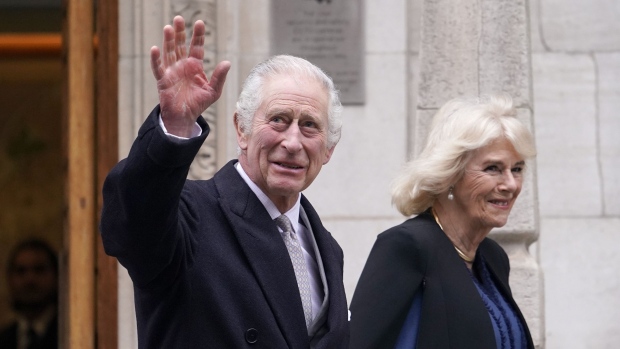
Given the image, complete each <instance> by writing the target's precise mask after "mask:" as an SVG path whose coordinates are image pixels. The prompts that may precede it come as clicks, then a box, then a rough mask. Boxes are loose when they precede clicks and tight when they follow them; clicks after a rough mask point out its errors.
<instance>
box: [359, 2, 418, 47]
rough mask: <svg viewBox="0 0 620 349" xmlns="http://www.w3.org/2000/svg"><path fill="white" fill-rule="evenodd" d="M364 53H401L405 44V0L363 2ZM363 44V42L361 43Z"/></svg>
mask: <svg viewBox="0 0 620 349" xmlns="http://www.w3.org/2000/svg"><path fill="white" fill-rule="evenodd" d="M362 3H363V6H364V10H363V13H364V22H363V24H364V28H363V30H364V31H365V33H363V34H365V37H366V41H365V42H366V43H365V45H366V52H368V53H371V54H374V53H377V52H385V53H387V52H392V53H394V52H403V51H405V45H406V44H407V37H406V35H407V31H406V25H407V23H406V20H407V2H406V1H405V0H384V1H363V2H362ZM362 42H363V41H362Z"/></svg>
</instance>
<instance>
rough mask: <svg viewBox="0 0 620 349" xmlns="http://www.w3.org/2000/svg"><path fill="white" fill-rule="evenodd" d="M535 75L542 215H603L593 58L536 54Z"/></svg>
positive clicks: (587, 56) (534, 58)
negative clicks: (598, 161)
mask: <svg viewBox="0 0 620 349" xmlns="http://www.w3.org/2000/svg"><path fill="white" fill-rule="evenodd" d="M533 71H534V91H535V101H534V106H535V115H536V118H535V125H536V142H537V146H538V159H537V163H538V173H539V177H538V188H539V198H540V214H541V216H568V215H572V216H577V217H591V216H595V215H600V214H601V213H602V200H601V182H600V180H601V177H600V172H599V166H598V163H597V129H596V124H597V122H596V106H595V98H596V95H595V93H596V81H595V78H596V76H595V67H594V62H593V60H592V57H591V56H589V55H567V54H534V55H533Z"/></svg>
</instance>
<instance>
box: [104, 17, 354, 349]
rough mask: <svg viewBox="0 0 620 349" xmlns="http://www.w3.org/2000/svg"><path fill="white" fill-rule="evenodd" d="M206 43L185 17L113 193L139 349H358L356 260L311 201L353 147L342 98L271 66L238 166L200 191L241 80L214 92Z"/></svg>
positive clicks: (316, 75) (250, 110)
mask: <svg viewBox="0 0 620 349" xmlns="http://www.w3.org/2000/svg"><path fill="white" fill-rule="evenodd" d="M204 34H205V26H204V23H203V22H202V21H197V22H196V23H195V24H194V28H193V35H192V39H191V43H190V45H189V48H187V47H186V46H185V23H184V20H183V18H182V17H179V16H177V17H175V18H174V21H173V25H172V26H170V25H167V26H166V27H164V42H163V46H162V49H161V51H160V49H159V48H158V47H153V48H152V49H151V65H152V70H153V74H154V76H155V78H156V80H157V89H158V92H159V102H160V105H159V106H157V107H156V108H155V109H154V110H153V112H152V113H151V115H150V116H149V117H148V119H147V120H146V121H145V122H144V124H143V125H142V127H141V129H140V131H139V134H138V137H137V139H136V140H135V141H134V144H133V146H132V148H131V151H130V153H129V156H128V158H127V159H124V160H122V161H121V162H119V164H118V165H117V166H115V167H114V169H113V170H112V171H111V172H110V174H109V175H108V177H107V179H106V181H105V184H104V188H103V196H104V207H103V212H102V218H101V223H100V230H101V234H102V237H103V242H104V246H105V250H106V252H107V253H108V254H110V255H112V256H116V257H117V258H118V260H119V261H120V263H121V264H122V265H123V266H125V267H126V268H127V270H128V271H129V274H130V276H131V278H132V280H133V283H134V292H135V302H136V317H137V321H138V345H139V347H140V348H245V347H250V346H251V347H253V348H295V349H297V348H330V349H331V348H346V347H347V346H348V337H349V330H348V320H347V301H346V295H345V292H344V286H343V282H342V275H343V253H342V249H341V248H340V246H339V245H338V243H337V242H336V240H335V239H334V238H333V237H332V236H331V234H330V233H329V232H328V231H327V230H326V229H325V228H324V227H323V225H322V224H321V220H320V219H319V216H318V214H317V212H316V211H315V210H314V209H313V208H312V206H311V205H310V203H309V202H308V201H307V200H306V198H305V197H304V196H303V195H302V194H301V192H302V191H303V190H304V189H306V188H307V187H308V186H309V185H310V184H311V183H312V181H313V180H314V179H315V178H316V176H317V175H318V173H319V171H320V170H321V167H322V166H323V165H324V164H326V163H327V162H328V161H329V159H330V157H331V155H332V153H333V151H334V148H335V146H336V144H337V143H338V140H339V138H340V128H341V121H340V114H341V109H342V107H341V104H340V101H339V97H338V93H337V91H336V90H335V88H334V85H333V82H332V80H331V79H330V78H329V77H328V76H327V75H325V73H323V71H321V70H320V69H319V68H317V67H316V66H314V65H312V64H311V63H309V62H308V61H306V60H303V59H301V58H297V57H292V56H275V57H272V58H270V59H269V60H267V61H265V62H262V63H260V64H259V65H257V66H256V67H255V68H254V69H253V70H252V72H251V73H250V75H249V76H248V78H247V80H246V82H245V84H244V86H243V91H242V92H241V95H240V96H239V100H238V103H237V110H236V112H235V115H234V124H235V128H236V130H237V143H238V147H239V158H238V160H232V161H230V162H229V163H228V164H227V165H225V166H224V167H223V168H222V169H220V170H219V171H218V172H217V173H216V174H215V176H214V177H213V178H212V179H210V180H206V181H193V180H187V179H186V177H187V173H188V171H189V167H190V164H191V162H192V160H193V158H194V156H195V155H196V153H197V152H198V150H199V148H200V146H201V144H202V143H203V142H204V140H205V138H206V137H207V134H208V133H209V126H208V125H207V123H206V122H205V120H204V119H203V118H202V117H201V116H200V114H201V113H202V112H204V111H205V110H206V109H207V108H208V107H209V106H210V105H212V104H213V103H214V102H215V101H216V100H217V99H218V98H219V97H220V95H221V92H222V89H223V85H224V80H225V78H226V74H227V73H228V70H229V68H230V63H229V62H226V61H224V62H221V63H219V64H218V65H217V67H216V68H215V70H214V72H213V75H212V77H211V79H207V77H206V75H205V73H204V71H203V68H202V59H203V55H204V47H203V43H204Z"/></svg>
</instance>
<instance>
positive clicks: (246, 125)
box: [236, 55, 342, 149]
mask: <svg viewBox="0 0 620 349" xmlns="http://www.w3.org/2000/svg"><path fill="white" fill-rule="evenodd" d="M276 75H290V76H294V77H303V78H306V77H307V78H313V79H316V81H318V82H319V83H320V84H322V85H323V87H324V88H325V92H326V93H327V94H328V97H329V104H328V107H327V122H328V130H327V148H328V149H331V148H333V147H335V146H336V144H338V141H339V140H340V130H341V129H342V104H341V103H340V96H339V93H338V90H336V87H335V86H334V82H333V81H332V79H331V78H330V77H329V76H328V75H327V74H325V72H324V71H323V70H321V68H319V67H317V66H315V65H314V64H312V63H310V62H308V61H307V60H305V59H303V58H299V57H294V56H289V55H277V56H273V57H271V58H269V59H267V60H265V61H263V62H261V63H259V64H257V65H256V66H255V67H254V68H253V69H252V71H250V74H249V75H248V77H247V78H246V79H245V82H244V83H243V89H242V90H241V93H240V94H239V99H238V100H237V111H236V113H237V121H238V122H239V125H240V127H241V130H242V131H243V133H245V134H246V135H249V134H250V133H252V120H253V119H254V114H255V113H256V111H257V110H258V107H259V106H260V104H261V102H262V100H263V97H264V96H263V93H262V92H263V91H262V90H263V86H264V85H265V82H266V81H267V80H269V79H270V78H271V77H274V76H276Z"/></svg>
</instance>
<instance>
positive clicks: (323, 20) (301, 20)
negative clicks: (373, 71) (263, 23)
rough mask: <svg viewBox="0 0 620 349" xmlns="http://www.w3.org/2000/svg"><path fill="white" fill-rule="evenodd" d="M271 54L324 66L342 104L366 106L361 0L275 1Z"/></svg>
mask: <svg viewBox="0 0 620 349" xmlns="http://www.w3.org/2000/svg"><path fill="white" fill-rule="evenodd" d="M271 3H272V8H271V19H272V21H271V22H272V24H271V53H272V54H290V55H293V56H298V57H303V58H305V59H307V60H309V61H310V62H312V63H314V64H315V65H317V66H319V67H321V69H323V70H324V71H325V72H326V73H327V74H328V75H329V76H331V77H332V79H333V80H334V83H335V84H336V87H337V88H338V89H339V90H340V95H341V96H340V98H341V101H342V103H343V104H363V103H364V49H363V37H364V35H363V25H362V2H361V0H272V1H271Z"/></svg>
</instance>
